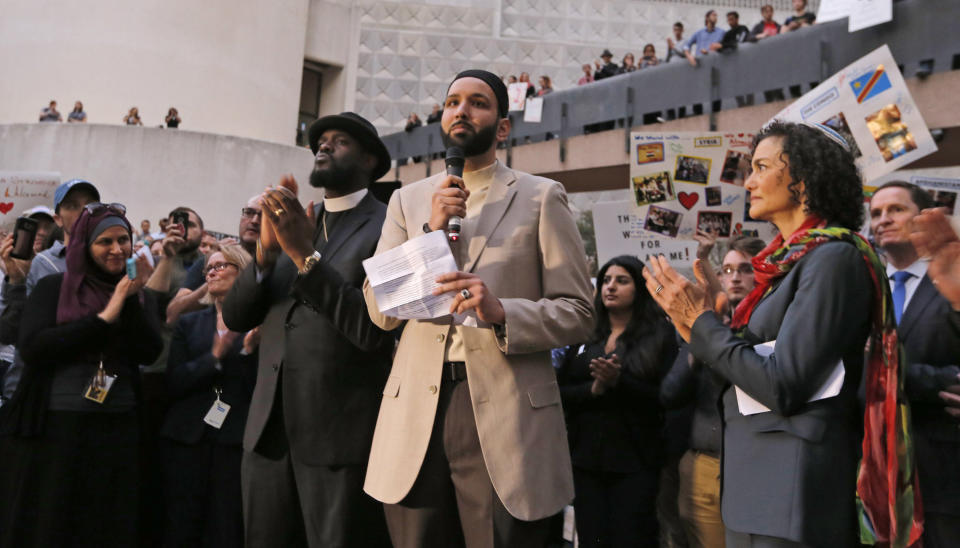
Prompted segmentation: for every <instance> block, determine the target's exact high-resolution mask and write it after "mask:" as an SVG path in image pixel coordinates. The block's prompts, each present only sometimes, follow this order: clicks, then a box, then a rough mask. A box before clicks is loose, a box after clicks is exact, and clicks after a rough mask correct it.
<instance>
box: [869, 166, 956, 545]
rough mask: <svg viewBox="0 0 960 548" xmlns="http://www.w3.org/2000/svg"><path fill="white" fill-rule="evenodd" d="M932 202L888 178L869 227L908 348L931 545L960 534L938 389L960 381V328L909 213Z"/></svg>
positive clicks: (946, 421) (952, 426) (951, 437)
mask: <svg viewBox="0 0 960 548" xmlns="http://www.w3.org/2000/svg"><path fill="white" fill-rule="evenodd" d="M931 207H934V203H933V199H932V198H931V197H930V195H929V194H927V192H926V191H925V190H923V189H922V188H919V187H917V186H916V185H913V184H911V183H906V182H903V181H891V182H888V183H886V184H884V185H882V186H881V187H880V188H879V189H878V190H877V191H876V192H875V193H874V194H873V198H871V200H870V230H871V232H872V233H873V236H874V239H875V241H876V245H877V247H879V248H880V249H882V250H883V252H884V253H885V254H886V256H887V260H888V264H887V276H888V277H889V278H890V287H891V289H892V292H893V308H894V316H895V317H896V319H897V333H898V335H899V337H900V342H901V344H903V347H904V350H905V353H906V361H907V367H906V375H907V384H906V389H907V395H908V396H909V398H910V404H911V406H912V410H913V424H914V433H915V436H914V439H915V443H916V445H915V447H916V458H917V474H918V475H919V477H920V494H921V496H922V497H923V510H924V521H925V530H924V534H923V544H924V546H926V547H928V548H929V547H933V548H939V547H945V546H955V545H956V542H957V539H960V428H958V425H957V422H956V421H955V419H953V418H951V416H950V415H949V414H948V413H947V412H946V411H945V407H946V402H945V400H944V399H943V398H942V397H941V395H940V393H941V392H942V391H944V390H947V389H948V387H950V386H953V385H957V384H960V367H958V364H960V333H958V332H957V330H956V329H955V328H954V327H953V326H952V325H950V308H951V307H950V304H949V302H947V300H946V299H945V298H944V297H943V296H942V295H941V294H940V293H939V292H938V291H937V289H936V287H934V285H933V283H932V282H931V281H930V277H929V276H928V274H927V265H928V262H927V261H926V260H924V259H920V257H919V255H918V253H917V251H916V249H915V248H914V246H913V244H912V243H911V242H910V238H909V235H910V233H909V221H910V220H911V219H913V217H914V216H916V215H917V214H918V213H919V212H920V211H921V210H923V209H927V208H931Z"/></svg>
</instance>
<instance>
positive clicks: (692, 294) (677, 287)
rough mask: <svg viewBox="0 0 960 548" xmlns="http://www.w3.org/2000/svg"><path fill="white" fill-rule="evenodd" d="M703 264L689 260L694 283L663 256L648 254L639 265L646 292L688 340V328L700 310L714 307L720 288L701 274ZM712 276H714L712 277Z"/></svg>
mask: <svg viewBox="0 0 960 548" xmlns="http://www.w3.org/2000/svg"><path fill="white" fill-rule="evenodd" d="M706 268H709V266H707V263H706V262H705V261H703V260H701V259H697V260H696V261H694V263H693V273H694V275H695V276H696V282H691V281H690V280H688V279H687V278H685V277H684V276H683V275H681V274H680V273H679V272H677V271H676V270H674V269H673V267H671V266H670V263H669V262H667V259H666V258H665V257H664V256H663V255H657V256H653V255H652V256H650V262H649V264H648V265H647V266H645V267H643V278H644V280H646V286H647V291H649V292H650V296H651V297H653V300H654V301H655V302H656V303H657V304H658V305H660V308H662V309H663V311H664V312H666V313H667V315H668V316H670V319H671V320H673V325H674V327H675V328H676V330H677V333H679V334H680V336H681V337H683V340H685V341H687V342H690V330H691V329H692V328H693V323H694V322H695V321H697V318H699V317H700V315H701V314H703V313H704V312H709V311H712V310H714V306H715V303H717V302H718V299H717V295H718V294H719V293H720V288H719V285H718V284H717V283H712V282H711V281H710V279H711V277H708V275H707V274H706V273H705V269H706ZM713 279H714V280H715V279H716V278H715V277H714V278H713Z"/></svg>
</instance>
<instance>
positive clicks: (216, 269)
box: [203, 263, 240, 278]
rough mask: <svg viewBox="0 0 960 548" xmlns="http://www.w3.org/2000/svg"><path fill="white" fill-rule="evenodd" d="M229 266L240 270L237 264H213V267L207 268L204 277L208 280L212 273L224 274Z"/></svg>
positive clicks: (204, 270)
mask: <svg viewBox="0 0 960 548" xmlns="http://www.w3.org/2000/svg"><path fill="white" fill-rule="evenodd" d="M228 266H232V267H234V268H237V269H239V268H240V267H238V266H237V265H235V264H233V263H217V264H212V265H210V266H208V267H206V268H204V269H203V277H204V278H206V277H207V276H209V275H210V273H211V272H217V273H219V272H223V271H224V270H226V269H227V267H228Z"/></svg>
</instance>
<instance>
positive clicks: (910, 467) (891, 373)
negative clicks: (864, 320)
mask: <svg viewBox="0 0 960 548" xmlns="http://www.w3.org/2000/svg"><path fill="white" fill-rule="evenodd" d="M831 241H842V242H847V243H850V244H852V245H854V246H856V248H857V249H858V250H859V251H860V252H861V253H862V254H863V260H864V261H865V262H866V264H867V270H868V271H869V272H870V278H871V280H872V281H873V287H874V303H873V312H874V314H873V318H872V319H871V332H870V348H869V357H868V359H867V367H866V370H865V372H864V373H865V375H866V376H867V378H866V411H865V412H864V417H863V419H864V425H863V428H864V432H863V456H862V458H861V461H860V468H859V471H858V477H857V510H858V517H859V521H860V540H861V542H863V543H864V544H879V545H884V546H891V547H905V546H912V545H914V544H915V543H917V542H918V541H919V539H920V534H921V533H922V532H923V508H922V505H921V501H920V487H919V484H918V482H917V474H916V464H915V461H914V458H913V440H912V437H911V432H910V428H911V427H910V424H911V423H910V406H909V404H908V402H907V398H906V394H905V393H904V374H905V368H902V367H900V364H901V363H905V362H904V360H903V349H902V348H901V346H900V343H899V342H898V340H897V324H896V321H895V320H894V317H893V307H892V306H891V303H892V299H891V296H890V283H889V281H888V280H887V275H886V269H885V268H884V267H883V264H882V263H881V262H880V258H879V257H878V256H877V254H876V252H875V251H874V250H873V248H872V247H871V246H870V244H869V243H868V242H867V241H866V240H864V239H863V237H862V236H860V235H859V234H857V233H856V232H854V231H852V230H849V229H846V228H841V227H828V226H826V222H824V221H823V220H822V219H819V218H817V217H815V216H811V217H809V218H807V220H806V221H805V222H804V223H803V224H802V225H801V226H800V228H799V229H798V230H797V231H796V232H794V233H793V235H791V236H790V237H789V239H787V240H786V241H784V239H783V236H782V235H779V236H777V237H776V239H774V241H772V242H770V245H768V246H767V247H766V248H764V250H763V251H761V252H760V253H759V254H758V255H757V256H756V257H754V258H753V270H754V276H755V279H756V285H755V286H754V289H753V291H751V292H750V294H749V295H747V297H746V298H745V299H744V300H743V302H741V303H740V305H739V306H737V310H736V312H735V313H734V317H733V328H734V329H737V330H739V329H742V328H745V327H746V326H747V323H748V322H749V321H750V315H751V314H752V313H753V309H754V308H755V307H756V306H757V303H759V302H760V300H761V299H763V297H765V296H766V295H767V294H768V293H770V292H771V291H772V289H773V283H774V282H776V281H777V280H779V279H780V278H782V277H783V276H786V274H787V273H788V272H790V269H791V268H793V265H795V264H796V263H797V262H798V261H799V260H800V259H802V258H803V257H804V256H806V254H807V253H809V252H810V251H811V250H813V249H814V248H816V247H817V246H818V245H820V244H823V243H826V242H831Z"/></svg>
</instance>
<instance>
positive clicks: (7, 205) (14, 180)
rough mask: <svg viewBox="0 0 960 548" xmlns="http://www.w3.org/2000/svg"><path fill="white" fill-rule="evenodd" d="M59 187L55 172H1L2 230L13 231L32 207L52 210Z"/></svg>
mask: <svg viewBox="0 0 960 548" xmlns="http://www.w3.org/2000/svg"><path fill="white" fill-rule="evenodd" d="M59 185H60V174H59V173H55V172H27V171H0V230H4V231H7V232H9V231H11V230H13V226H14V225H15V224H16V222H17V217H19V216H20V215H21V214H22V213H23V212H24V211H26V210H28V209H30V208H32V207H36V206H40V205H42V206H47V207H49V208H51V209H52V208H53V193H54V192H55V191H56V190H57V186H59Z"/></svg>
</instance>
